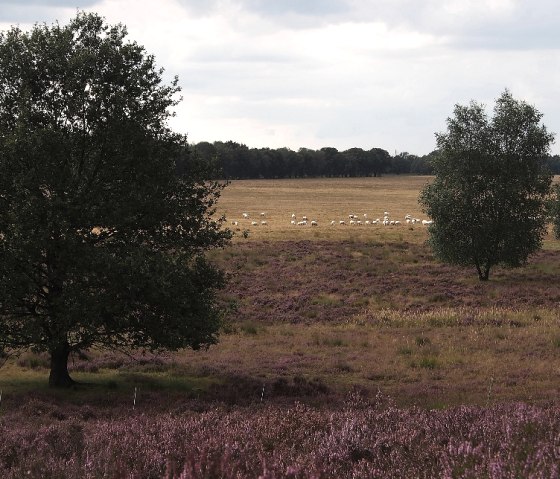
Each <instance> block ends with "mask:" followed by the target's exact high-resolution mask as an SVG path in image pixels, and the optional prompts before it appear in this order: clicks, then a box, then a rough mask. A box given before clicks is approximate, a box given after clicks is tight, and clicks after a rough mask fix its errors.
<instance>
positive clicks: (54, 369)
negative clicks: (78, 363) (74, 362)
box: [49, 341, 76, 388]
mask: <svg viewBox="0 0 560 479" xmlns="http://www.w3.org/2000/svg"><path fill="white" fill-rule="evenodd" d="M69 355H70V345H69V344H68V342H67V341H64V342H63V343H61V344H59V345H58V346H57V347H56V348H54V349H52V350H51V373H50V375H49V387H51V388H69V387H70V386H73V385H74V384H76V383H75V381H74V380H73V379H72V378H71V377H70V375H69V374H68V356H69Z"/></svg>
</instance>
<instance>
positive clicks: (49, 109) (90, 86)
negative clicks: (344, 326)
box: [0, 13, 230, 387]
mask: <svg viewBox="0 0 560 479" xmlns="http://www.w3.org/2000/svg"><path fill="white" fill-rule="evenodd" d="M126 35H127V32H126V29H125V28H124V27H123V26H121V25H118V26H108V25H106V24H105V22H104V20H103V19H102V18H101V17H99V16H97V15H95V14H86V13H79V14H78V15H77V16H76V17H75V18H74V19H73V20H72V21H71V22H70V23H69V24H68V25H65V26H61V25H58V24H54V25H52V26H47V25H36V26H35V27H34V28H33V29H32V30H31V31H29V32H24V31H21V30H20V29H18V28H15V27H13V28H11V29H10V30H8V31H6V32H4V33H2V34H0V172H1V174H0V349H4V350H17V349H22V348H32V349H33V350H36V351H47V352H48V353H49V354H50V358H51V371H50V377H49V384H50V385H51V386H55V387H60V386H69V385H71V384H73V380H72V379H71V377H70V376H69V374H68V369H67V361H68V357H69V355H70V354H71V353H72V352H74V351H80V350H83V349H84V348H89V347H91V346H95V345H101V346H108V347H142V348H149V349H152V350H157V349H160V348H166V349H172V350H175V349H178V348H183V347H192V348H195V349H196V348H199V347H201V346H206V345H209V344H212V343H214V342H216V340H217V331H218V328H219V319H220V312H219V310H218V308H217V307H216V303H215V288H217V287H219V286H221V284H222V282H223V276H222V274H221V272H220V271H219V270H217V269H216V268H215V267H213V266H212V265H211V264H209V263H208V262H207V261H206V260H205V258H204V253H205V251H207V250H208V249H209V248H212V247H218V246H221V245H223V244H225V243H226V242H227V240H228V239H229V237H230V232H229V231H227V230H224V229H222V227H221V221H220V220H217V221H215V220H214V219H213V213H214V205H215V202H216V200H217V198H218V197H219V194H220V192H221V189H222V185H221V184H219V183H216V182H211V181H208V180H207V172H206V171H205V169H204V167H203V166H201V165H202V163H201V162H197V161H191V158H190V157H189V154H188V150H187V143H186V138H185V137H184V136H181V135H178V134H175V133H173V132H172V131H171V130H170V129H169V128H168V126H167V120H168V119H169V116H170V115H171V112H170V108H172V107H173V106H174V105H175V104H176V100H175V95H176V94H177V92H178V91H179V87H178V83H177V79H175V80H174V81H172V82H171V83H170V84H169V85H165V84H163V80H162V73H163V71H162V70H161V69H159V68H157V67H156V64H155V61H154V58H153V56H151V55H148V54H146V52H145V50H144V49H143V47H141V46H139V45H137V44H136V43H134V42H130V41H127V40H126Z"/></svg>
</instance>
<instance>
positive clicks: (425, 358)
mask: <svg viewBox="0 0 560 479" xmlns="http://www.w3.org/2000/svg"><path fill="white" fill-rule="evenodd" d="M427 181H429V178H427V177H410V176H408V177H382V178H361V179H360V178H353V179H308V180H307V179H300V180H254V181H235V182H232V183H231V184H230V185H229V186H228V187H227V188H226V189H225V190H224V192H223V195H222V198H221V200H220V202H219V204H218V212H217V213H218V214H220V215H221V214H224V215H225V216H226V218H227V224H228V226H229V227H230V228H232V229H233V230H234V231H235V233H236V235H235V237H234V240H233V242H232V245H231V246H229V247H228V248H227V249H225V250H215V251H212V253H211V258H212V260H213V261H214V262H216V263H218V264H219V265H220V266H221V267H222V268H223V269H224V270H225V271H226V272H227V274H228V278H229V281H228V285H227V287H226V288H225V289H224V290H223V291H222V292H221V294H220V301H221V303H222V304H223V305H224V306H225V307H226V308H227V309H228V311H229V313H228V315H227V316H226V317H225V318H224V325H223V330H222V332H221V335H220V342H219V344H217V345H215V346H212V347H210V348H209V349H208V350H207V351H197V352H195V351H190V350H189V351H180V352H178V353H165V354H160V355H153V354H150V353H147V352H142V351H135V352H132V353H128V354H124V353H118V352H110V351H103V350H92V351H87V352H85V354H84V355H83V356H80V357H77V356H76V357H74V358H72V360H71V361H70V363H71V364H70V367H71V374H72V376H73V377H74V378H75V379H77V380H78V381H80V382H81V383H83V384H82V385H81V386H78V387H76V388H74V389H71V390H68V391H59V390H50V389H48V388H47V377H48V367H49V364H48V357H47V356H46V355H42V354H37V353H33V352H32V351H29V352H26V353H23V354H21V355H20V356H18V357H12V358H8V360H7V361H6V362H5V364H4V365H3V366H2V368H0V390H1V392H0V438H1V439H0V476H1V477H6V478H16V477H18V478H19V477H41V478H43V477H52V478H61V477H69V478H70V477H71V478H78V477H80V478H81V477H91V478H102V477H103V478H105V477H107V478H109V477H110V478H113V477H142V478H145V477H146V478H152V477H153V478H159V477H167V478H179V477H181V478H197V479H198V478H257V477H262V478H267V479H270V478H294V479H295V478H345V477H352V478H376V477H378V478H403V477H411V478H412V477H414V478H416V477H425V478H432V477H449V478H478V477H491V478H502V477H503V478H506V477H507V478H521V477H523V478H525V477H532V478H552V477H560V468H559V465H560V402H559V401H558V393H559V379H560V360H559V358H560V327H559V326H560V309H559V306H560V282H559V281H558V279H559V278H560V241H558V240H556V239H554V238H553V236H552V234H549V235H548V236H547V237H546V238H545V241H544V247H543V249H542V251H540V252H538V253H537V254H535V255H534V256H533V257H531V259H530V261H529V263H528V264H527V265H526V266H524V267H523V268H518V269H505V268H496V269H494V270H492V273H491V277H490V281H488V282H480V281H479V280H478V277H477V274H476V271H475V270H474V268H468V267H467V268H463V267H456V266H450V265H446V264H443V263H440V262H438V261H437V260H435V259H434V258H433V256H432V254H431V251H430V249H429V248H428V247H427V246H426V244H425V242H426V239H427V237H428V233H427V228H426V227H425V226H423V225H422V224H421V223H420V224H407V223H406V222H405V215H408V214H409V215H411V216H412V217H414V218H418V219H420V220H421V219H426V218H425V215H423V213H422V211H421V210H420V207H419V205H418V202H417V198H418V193H419V191H420V189H421V188H422V186H423V185H424V184H426V182H427ZM384 212H388V213H389V217H390V219H391V220H398V221H400V222H401V224H400V225H392V226H391V225H389V226H382V225H380V224H371V221H372V220H375V219H377V218H380V219H382V218H383V215H384ZM243 213H247V214H248V216H249V217H248V218H244V217H243ZM261 213H264V216H261ZM292 214H295V215H296V221H300V220H301V219H302V218H303V216H307V218H308V219H309V223H308V224H307V225H305V226H297V225H292V224H291V221H292ZM351 214H355V215H356V216H357V218H358V219H359V220H360V221H361V222H362V224H361V225H358V224H354V225H350V218H349V215H351ZM364 214H365V215H366V216H364ZM312 220H315V221H316V222H317V226H311V224H310V222H311V221H312ZM253 221H255V222H257V226H253V225H252V222H253ZM262 221H265V222H266V223H267V224H266V225H263V224H261V222H262ZM332 221H334V222H335V224H334V225H331V222H332ZM340 221H345V222H346V225H340ZM233 222H237V224H235V225H234V224H233ZM366 222H370V224H366Z"/></svg>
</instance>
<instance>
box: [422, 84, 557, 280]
mask: <svg viewBox="0 0 560 479" xmlns="http://www.w3.org/2000/svg"><path fill="white" fill-rule="evenodd" d="M541 117H542V114H541V113H539V112H538V111H537V110H536V109H535V108H534V107H533V106H531V105H528V104H527V103H525V102H522V101H517V100H515V99H514V98H512V96H511V94H510V93H509V92H508V91H507V90H506V91H505V92H504V93H503V94H502V95H501V96H500V98H498V99H497V101H496V105H495V107H494V116H493V117H492V118H491V119H489V118H488V117H487V115H486V113H485V112H484V108H483V106H482V105H479V104H477V103H475V102H471V104H470V105H469V106H461V105H457V106H456V107H455V110H454V116H453V117H452V118H449V119H448V120H447V125H448V129H447V132H446V133H441V134H438V135H436V138H437V146H438V150H439V154H438V155H436V156H435V157H434V158H433V159H432V161H431V163H432V166H433V168H434V173H435V175H436V178H435V180H434V182H433V183H432V184H431V185H428V186H427V187H426V188H425V189H424V190H423V191H422V193H421V195H420V202H421V204H422V205H423V207H424V211H425V212H426V213H427V214H428V215H430V216H431V218H432V219H433V220H434V224H433V225H432V226H431V227H430V239H429V242H430V244H431V246H432V248H433V251H434V253H435V254H436V256H437V257H439V258H440V259H442V260H443V261H446V262H449V263H453V264H459V265H474V266H475V267H476V269H477V271H478V274H479V278H480V279H481V280H487V279H488V277H489V272H490V269H491V268H492V266H495V265H498V264H503V265H506V266H520V265H522V264H524V263H525V262H526V261H527V258H528V256H529V255H530V254H531V253H533V252H535V251H536V250H537V249H539V248H540V246H541V242H542V238H543V235H544V234H545V232H546V211H545V199H546V197H547V195H548V194H549V190H550V184H551V173H550V170H549V169H548V168H547V166H546V161H545V158H546V154H547V152H548V149H549V146H550V144H551V143H552V141H553V138H554V136H553V135H552V134H551V133H549V132H548V131H547V130H546V127H544V126H542V125H540V123H539V122H540V120H541Z"/></svg>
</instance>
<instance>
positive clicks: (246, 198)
mask: <svg viewBox="0 0 560 479" xmlns="http://www.w3.org/2000/svg"><path fill="white" fill-rule="evenodd" d="M428 181H429V178H428V177H425V176H403V177H398V176H397V177H394V176H393V177H381V178H324V179H296V180H256V181H255V180H237V181H233V182H232V183H231V184H230V185H229V186H228V187H227V188H226V189H225V191H224V193H223V195H222V198H221V199H220V203H219V208H218V212H219V213H220V214H224V215H225V216H226V218H227V220H228V224H229V226H230V227H231V228H232V229H233V230H237V232H238V233H241V232H242V231H243V230H248V231H249V235H250V237H251V238H252V239H255V240H288V239H344V238H354V239H367V238H371V237H372V235H374V231H375V234H377V235H380V236H381V238H392V237H397V236H398V235H402V236H403V237H405V238H407V239H408V238H410V239H413V238H422V239H425V236H422V235H420V236H419V235H418V234H414V235H413V234H409V233H407V228H406V225H405V224H403V225H401V226H402V227H395V228H392V229H389V228H385V230H383V229H382V227H381V226H380V225H369V226H366V225H362V226H361V228H363V229H362V230H358V229H357V228H358V227H356V228H355V229H350V225H349V218H348V216H349V215H350V214H355V215H357V216H358V217H359V219H360V220H361V221H362V222H365V220H366V219H369V220H375V219H377V218H380V219H381V220H382V219H383V214H384V212H386V211H387V212H389V213H390V219H392V220H400V221H401V222H403V223H404V217H405V215H407V214H410V215H412V216H413V217H416V218H419V219H421V218H426V216H425V215H423V213H422V211H421V209H420V206H419V205H418V193H419V191H420V189H421V188H422V187H423V186H424V185H425V184H426V183H427V182H428ZM244 212H246V213H248V214H249V216H250V217H249V219H244V218H243V217H242V214H243V213H244ZM263 212H264V213H265V216H264V219H265V220H266V221H267V223H268V225H267V226H260V222H261V220H262V219H263V218H262V217H261V216H260V214H261V213H263ZM292 214H295V215H296V218H297V221H300V220H301V219H302V217H303V216H304V215H305V216H307V217H308V218H309V221H311V220H316V221H317V223H318V226H317V227H311V226H310V225H309V224H308V225H307V226H306V227H301V226H292V225H291V224H290V221H291V219H292V218H291V215H292ZM364 214H366V215H367V218H364V216H363V215H364ZM333 220H334V221H335V222H336V226H334V227H331V226H330V223H331V221H333ZM341 220H344V221H346V223H347V226H346V227H344V226H340V225H339V221H341ZM232 221H238V223H239V225H238V226H237V227H234V226H232V225H231V222H232ZM252 221H257V222H258V223H259V226H256V227H255V226H251V223H252ZM420 226H421V225H417V226H416V228H415V229H416V230H417V231H418V230H421V228H420ZM366 228H367V231H366Z"/></svg>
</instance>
